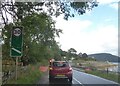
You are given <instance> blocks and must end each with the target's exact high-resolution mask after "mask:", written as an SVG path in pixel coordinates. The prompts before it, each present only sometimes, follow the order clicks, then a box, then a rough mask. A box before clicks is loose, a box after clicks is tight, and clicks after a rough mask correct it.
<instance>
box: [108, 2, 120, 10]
mask: <svg viewBox="0 0 120 86" xmlns="http://www.w3.org/2000/svg"><path fill="white" fill-rule="evenodd" d="M110 7H112V8H114V9H116V10H118V3H113V4H110Z"/></svg>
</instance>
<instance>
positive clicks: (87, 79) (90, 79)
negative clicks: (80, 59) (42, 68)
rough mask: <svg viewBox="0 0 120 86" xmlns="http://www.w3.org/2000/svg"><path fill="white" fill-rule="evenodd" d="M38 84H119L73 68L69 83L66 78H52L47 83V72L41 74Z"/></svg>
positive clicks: (113, 85) (108, 85)
mask: <svg viewBox="0 0 120 86" xmlns="http://www.w3.org/2000/svg"><path fill="white" fill-rule="evenodd" d="M38 84H51V85H53V84H66V85H70V86H120V85H118V84H117V83H116V82H113V81H110V80H107V79H104V78H101V77H97V76H94V75H91V74H87V73H83V72H80V71H77V70H73V81H72V84H70V83H69V82H68V81H67V80H59V79H58V80H54V81H53V83H49V79H48V73H46V76H43V77H42V79H41V80H40V81H39V82H38Z"/></svg>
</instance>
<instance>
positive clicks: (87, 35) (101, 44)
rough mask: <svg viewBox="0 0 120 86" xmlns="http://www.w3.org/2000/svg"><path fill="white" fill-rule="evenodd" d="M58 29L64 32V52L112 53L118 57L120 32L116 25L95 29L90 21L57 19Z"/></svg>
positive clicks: (61, 40)
mask: <svg viewBox="0 0 120 86" xmlns="http://www.w3.org/2000/svg"><path fill="white" fill-rule="evenodd" d="M56 20H57V22H56V27H57V28H60V29H62V30H63V34H61V35H60V38H59V39H58V38H56V40H57V41H59V42H60V44H61V48H62V49H63V50H66V51H67V50H68V49H70V48H75V49H76V50H77V51H78V53H79V52H82V53H87V54H92V53H102V52H106V53H111V54H114V55H117V52H118V51H117V49H118V46H117V45H118V44H117V43H118V32H117V28H116V27H115V26H114V25H103V26H98V27H94V25H93V23H92V22H91V21H89V20H84V21H81V20H77V19H75V20H69V21H65V20H63V19H62V18H60V17H59V18H57V19H56Z"/></svg>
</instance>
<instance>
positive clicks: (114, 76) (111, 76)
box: [87, 70, 120, 83]
mask: <svg viewBox="0 0 120 86" xmlns="http://www.w3.org/2000/svg"><path fill="white" fill-rule="evenodd" d="M87 73H89V74H92V75H96V76H99V77H102V78H105V79H108V80H112V81H115V82H117V83H119V81H118V80H119V79H118V77H120V75H118V74H115V73H103V72H101V71H98V70H95V71H87Z"/></svg>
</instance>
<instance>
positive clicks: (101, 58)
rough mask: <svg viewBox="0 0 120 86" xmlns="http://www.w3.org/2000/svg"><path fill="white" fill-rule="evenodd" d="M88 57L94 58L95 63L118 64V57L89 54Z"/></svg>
mask: <svg viewBox="0 0 120 86" xmlns="http://www.w3.org/2000/svg"><path fill="white" fill-rule="evenodd" d="M88 57H90V58H92V57H94V58H95V59H96V60H97V61H109V62H118V59H119V62H120V57H118V56H115V55H112V54H109V53H97V54H90V55H88Z"/></svg>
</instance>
